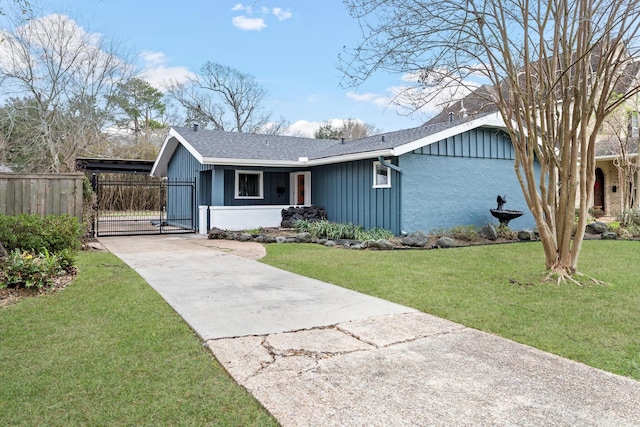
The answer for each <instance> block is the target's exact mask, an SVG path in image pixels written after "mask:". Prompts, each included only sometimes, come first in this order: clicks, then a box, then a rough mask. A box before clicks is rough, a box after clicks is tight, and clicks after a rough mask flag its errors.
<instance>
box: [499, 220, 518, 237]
mask: <svg viewBox="0 0 640 427" xmlns="http://www.w3.org/2000/svg"><path fill="white" fill-rule="evenodd" d="M496 232H497V233H498V237H499V238H501V239H507V240H516V239H517V238H518V232H517V231H515V230H512V229H510V228H509V226H508V225H505V224H500V225H498V227H497V228H496Z"/></svg>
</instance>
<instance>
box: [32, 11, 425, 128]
mask: <svg viewBox="0 0 640 427" xmlns="http://www.w3.org/2000/svg"><path fill="white" fill-rule="evenodd" d="M32 5H33V10H34V12H35V13H36V15H46V14H49V13H61V14H65V15H68V16H70V17H71V18H73V19H74V20H75V21H76V22H77V23H78V25H80V26H82V27H83V28H84V29H86V30H87V31H91V32H96V33H100V34H102V35H103V36H104V37H105V38H106V39H109V40H114V41H116V42H118V43H123V44H124V45H125V46H126V49H128V50H129V51H130V52H132V53H138V59H137V60H136V64H137V65H138V66H139V68H140V70H141V71H144V76H146V77H147V78H148V80H149V81H150V82H151V83H154V84H159V82H160V81H162V80H163V79H168V78H180V76H184V75H185V74H186V73H188V72H193V71H197V70H198V69H199V68H200V66H201V65H202V64H204V63H205V62H206V61H212V62H217V63H220V64H222V65H226V66H230V67H233V68H235V69H237V70H239V71H241V72H243V73H248V74H252V75H253V76H255V78H256V79H257V81H258V82H259V83H260V84H262V85H263V86H264V87H265V88H266V89H267V90H268V92H269V97H268V99H267V100H266V103H265V104H266V105H265V106H266V107H267V108H268V109H270V110H271V111H272V112H273V114H274V116H275V117H280V116H282V117H284V118H285V119H287V120H288V121H290V122H291V123H297V126H298V127H299V128H300V130H303V129H310V128H312V127H313V125H314V124H316V125H317V124H318V123H320V122H323V121H325V120H329V119H347V118H355V119H361V120H363V121H365V122H366V123H370V124H372V125H374V126H375V127H377V128H379V129H380V130H382V131H393V130H397V129H402V128H408V127H414V126H418V125H420V124H421V123H422V122H423V121H424V119H425V117H426V118H428V116H425V115H421V116H418V115H416V116H415V117H413V118H411V117H406V116H403V115H400V114H398V112H397V109H396V107H394V106H389V105H388V104H389V97H390V96H391V95H392V91H393V88H394V87H398V86H400V85H402V84H403V81H402V76H400V75H395V76H391V75H385V74H377V75H375V76H374V77H373V78H372V79H371V80H370V81H368V82H366V84H364V85H362V86H361V87H358V88H342V87H340V82H341V79H342V74H341V72H340V71H339V70H338V69H337V63H338V55H339V54H340V53H341V52H342V50H343V46H349V47H353V46H355V45H356V44H357V43H358V41H359V37H360V30H359V26H358V23H357V22H356V21H355V20H353V19H352V18H351V17H350V16H349V14H348V13H347V11H346V9H345V8H344V5H343V4H342V1H340V0H250V1H245V2H238V1H237V0H236V1H227V0H209V1H197V0H181V1H177V0H172V1H166V0H164V1H163V0H155V1H150V0H34V1H32Z"/></svg>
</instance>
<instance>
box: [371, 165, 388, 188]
mask: <svg viewBox="0 0 640 427" xmlns="http://www.w3.org/2000/svg"><path fill="white" fill-rule="evenodd" d="M390 187H391V169H390V168H388V167H386V166H383V165H382V164H381V163H380V162H373V188H390Z"/></svg>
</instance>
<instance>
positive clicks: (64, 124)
mask: <svg viewBox="0 0 640 427" xmlns="http://www.w3.org/2000/svg"><path fill="white" fill-rule="evenodd" d="M1 38H3V39H4V41H3V42H2V44H0V83H1V84H2V87H3V92H4V94H5V95H15V96H18V97H24V99H25V100H26V101H25V102H22V104H21V106H20V108H18V109H16V111H15V112H14V114H13V115H14V117H7V116H5V121H8V122H9V123H16V119H17V118H21V119H28V120H30V126H29V136H28V138H25V139H23V140H22V141H21V142H20V144H21V148H22V150H23V151H24V152H25V155H27V156H30V157H31V158H32V159H33V158H35V159H37V160H38V161H37V162H35V165H36V166H37V167H35V168H34V170H37V171H50V172H62V171H67V170H73V169H74V159H75V157H76V155H77V154H78V153H81V152H84V151H86V150H87V149H88V147H90V146H91V144H93V143H95V142H96V141H98V140H100V139H101V138H102V135H101V129H102V128H103V127H104V125H105V124H106V123H107V121H108V118H109V114H108V110H109V108H110V107H109V104H108V99H109V98H108V96H109V95H111V94H112V93H113V91H114V90H115V88H116V84H117V83H118V82H119V81H120V80H121V79H126V78H127V77H128V75H129V74H130V71H131V70H130V67H129V65H128V62H127V61H125V60H124V59H122V57H121V56H120V55H118V53H117V52H116V50H115V47H114V46H111V45H108V44H107V43H106V42H105V41H104V40H103V39H102V38H101V37H99V36H98V35H96V34H92V33H89V32H86V31H85V30H83V29H82V28H81V27H79V26H78V25H77V24H76V23H75V22H74V21H73V20H72V19H70V18H69V17H67V16H63V15H57V14H54V15H49V16H45V17H42V18H38V19H31V20H30V21H28V22H26V23H24V24H23V25H16V26H15V27H14V28H13V29H11V30H5V31H3V32H2V35H1ZM21 110H23V111H21ZM5 112H8V110H7V111H5ZM9 112H10V111H9ZM13 129H15V127H14V128H13ZM14 145H15V144H14Z"/></svg>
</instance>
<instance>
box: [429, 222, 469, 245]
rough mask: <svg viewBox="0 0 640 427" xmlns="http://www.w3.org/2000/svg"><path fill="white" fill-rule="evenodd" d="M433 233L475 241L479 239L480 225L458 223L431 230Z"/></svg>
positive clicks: (438, 235) (434, 234) (437, 235)
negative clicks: (453, 225) (449, 226)
mask: <svg viewBox="0 0 640 427" xmlns="http://www.w3.org/2000/svg"><path fill="white" fill-rule="evenodd" d="M430 234H431V235H433V236H435V237H451V238H452V239H456V240H463V241H467V242H473V241H476V240H479V238H480V236H479V235H478V227H476V226H475V225H456V226H455V227H451V228H438V229H435V230H431V233H430Z"/></svg>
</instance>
